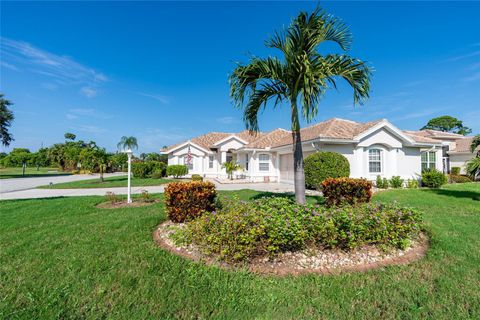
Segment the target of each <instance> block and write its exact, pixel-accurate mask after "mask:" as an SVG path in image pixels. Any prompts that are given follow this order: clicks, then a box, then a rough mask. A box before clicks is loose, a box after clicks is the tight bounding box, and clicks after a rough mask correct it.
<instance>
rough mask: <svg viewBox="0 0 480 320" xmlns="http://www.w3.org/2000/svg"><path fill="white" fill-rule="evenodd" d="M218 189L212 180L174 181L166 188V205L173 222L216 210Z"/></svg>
mask: <svg viewBox="0 0 480 320" xmlns="http://www.w3.org/2000/svg"><path fill="white" fill-rule="evenodd" d="M216 196H217V191H216V190H215V185H214V184H213V183H211V182H202V181H192V182H172V183H169V184H168V185H167V187H166V188H165V206H166V207H167V214H168V217H169V218H170V220H172V221H173V222H184V221H186V220H191V219H194V218H196V217H198V216H200V215H201V214H202V213H203V212H204V211H213V210H215V197H216Z"/></svg>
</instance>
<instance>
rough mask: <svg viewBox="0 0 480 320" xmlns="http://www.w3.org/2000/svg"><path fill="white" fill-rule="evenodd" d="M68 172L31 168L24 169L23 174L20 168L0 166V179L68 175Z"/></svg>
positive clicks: (56, 169) (55, 169)
mask: <svg viewBox="0 0 480 320" xmlns="http://www.w3.org/2000/svg"><path fill="white" fill-rule="evenodd" d="M69 174H70V173H68V172H59V171H58V168H39V170H38V171H37V168H36V167H35V168H31V167H28V168H26V169H25V175H23V174H22V168H0V179H11V178H33V177H54V176H62V175H69Z"/></svg>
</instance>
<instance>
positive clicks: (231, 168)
mask: <svg viewBox="0 0 480 320" xmlns="http://www.w3.org/2000/svg"><path fill="white" fill-rule="evenodd" d="M222 169H225V171H226V172H227V175H228V178H229V179H230V180H233V173H234V172H235V171H237V170H240V169H242V167H241V166H240V165H239V164H237V163H235V162H233V161H229V162H224V163H223V164H222Z"/></svg>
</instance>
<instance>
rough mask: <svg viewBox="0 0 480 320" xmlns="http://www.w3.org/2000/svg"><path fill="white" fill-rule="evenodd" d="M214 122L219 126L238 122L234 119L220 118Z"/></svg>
mask: <svg viewBox="0 0 480 320" xmlns="http://www.w3.org/2000/svg"><path fill="white" fill-rule="evenodd" d="M216 121H217V122H219V123H221V124H231V123H235V122H238V120H237V119H235V118H234V117H221V118H217V119H216Z"/></svg>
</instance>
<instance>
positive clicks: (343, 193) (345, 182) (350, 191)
mask: <svg viewBox="0 0 480 320" xmlns="http://www.w3.org/2000/svg"><path fill="white" fill-rule="evenodd" d="M322 193H323V196H324V198H325V204H326V205H327V206H338V205H343V204H351V205H354V204H357V203H362V202H369V201H370V199H371V198H372V183H371V182H370V181H368V180H366V179H352V178H329V179H325V180H324V181H323V182H322Z"/></svg>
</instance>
